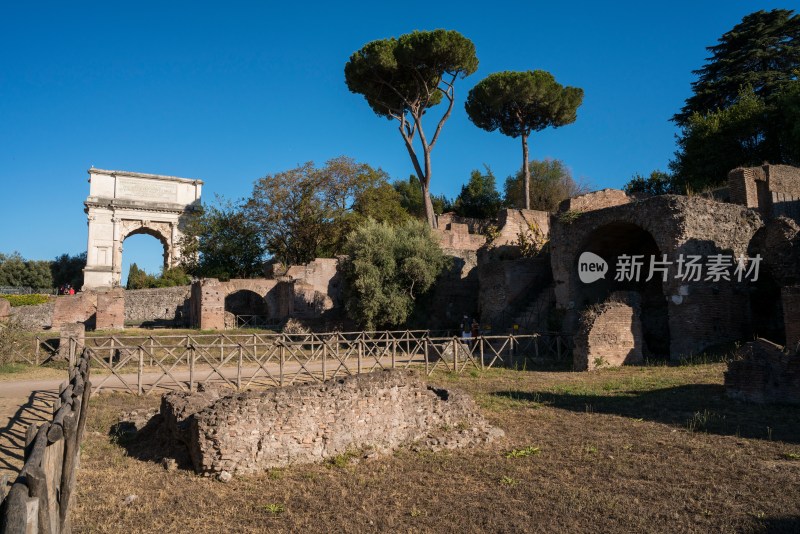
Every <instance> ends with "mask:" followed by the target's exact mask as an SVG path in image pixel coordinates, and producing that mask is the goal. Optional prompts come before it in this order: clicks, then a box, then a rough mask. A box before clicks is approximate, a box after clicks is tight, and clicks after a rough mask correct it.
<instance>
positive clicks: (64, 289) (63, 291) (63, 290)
mask: <svg viewBox="0 0 800 534" xmlns="http://www.w3.org/2000/svg"><path fill="white" fill-rule="evenodd" d="M58 294H59V295H74V294H75V288H74V287H72V286H71V285H69V284H64V285H62V286H61V287H59V288H58Z"/></svg>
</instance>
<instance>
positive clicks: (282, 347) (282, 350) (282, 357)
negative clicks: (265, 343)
mask: <svg viewBox="0 0 800 534" xmlns="http://www.w3.org/2000/svg"><path fill="white" fill-rule="evenodd" d="M278 343H280V348H279V350H278V356H279V358H280V360H279V362H278V363H279V365H280V369H279V371H280V375H279V379H280V384H281V386H283V364H284V362H285V361H286V345H285V344H284V343H283V340H282V339H281V340H278Z"/></svg>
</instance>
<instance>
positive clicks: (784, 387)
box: [725, 339, 800, 404]
mask: <svg viewBox="0 0 800 534" xmlns="http://www.w3.org/2000/svg"><path fill="white" fill-rule="evenodd" d="M725 391H726V392H727V394H728V396H729V397H731V398H734V399H740V400H746V401H750V402H756V403H781V404H800V355H798V354H797V353H795V352H794V351H792V352H790V353H785V352H784V351H782V350H781V347H780V346H778V345H775V344H774V343H771V342H769V341H767V340H766V339H757V340H755V341H751V342H749V343H747V344H745V345H744V346H742V347H741V348H740V349H739V350H738V351H737V354H736V357H735V359H734V360H733V361H731V362H729V363H728V370H727V371H726V372H725Z"/></svg>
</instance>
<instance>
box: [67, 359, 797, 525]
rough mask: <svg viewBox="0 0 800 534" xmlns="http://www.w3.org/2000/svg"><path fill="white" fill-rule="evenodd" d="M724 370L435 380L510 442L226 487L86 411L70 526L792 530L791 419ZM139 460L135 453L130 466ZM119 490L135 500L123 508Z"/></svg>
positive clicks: (110, 407) (125, 402)
mask: <svg viewBox="0 0 800 534" xmlns="http://www.w3.org/2000/svg"><path fill="white" fill-rule="evenodd" d="M724 368H725V366H724V364H702V365H692V366H681V367H667V366H654V367H629V368H623V369H618V370H603V371H598V372H593V373H570V372H531V371H508V370H493V371H487V372H486V373H485V374H483V375H481V376H472V375H469V374H466V375H462V376H452V375H439V376H436V377H435V378H434V380H433V381H434V382H437V383H440V384H442V385H445V386H447V387H458V388H462V389H464V390H467V391H469V392H471V393H472V394H473V395H474V397H475V398H476V400H477V401H478V403H479V404H480V406H481V408H482V410H483V412H484V414H485V415H486V417H487V418H489V420H490V421H491V422H492V423H494V424H496V425H497V426H499V427H501V428H503V429H504V430H505V431H506V438H505V439H504V440H503V441H502V442H500V443H497V444H493V445H491V446H489V447H486V448H480V449H471V450H463V451H455V452H441V453H414V452H411V451H410V450H400V451H398V452H396V453H395V454H394V455H392V456H387V457H382V458H378V459H375V460H364V461H361V462H358V463H351V462H348V461H346V459H343V461H338V462H332V463H330V464H326V465H312V466H296V467H291V468H287V469H280V470H272V471H270V472H268V473H264V474H262V475H257V476H250V477H241V478H234V480H233V481H232V482H230V483H228V484H223V483H221V482H216V481H214V480H211V479H209V478H203V477H200V476H197V475H195V474H193V473H192V472H190V471H188V470H184V469H180V470H178V471H177V472H167V471H165V470H164V469H163V468H162V467H161V466H160V465H159V463H158V462H157V461H155V460H156V459H149V460H148V459H138V458H147V457H148V456H147V455H145V454H142V453H143V451H142V450H139V449H137V443H136V442H134V443H126V444H125V447H123V446H122V445H120V444H119V443H118V440H116V439H114V438H112V437H109V430H110V428H111V427H112V425H113V424H114V423H116V422H117V418H118V416H119V414H120V412H121V411H123V410H131V409H133V408H134V407H155V406H156V405H157V404H158V399H157V398H134V397H130V396H127V395H121V394H114V395H109V396H102V397H99V398H98V399H97V400H93V402H92V412H91V417H90V420H89V427H88V429H87V431H88V432H87V438H86V441H85V443H84V445H83V457H82V460H81V470H80V472H79V477H78V486H79V491H78V495H77V503H76V506H75V507H74V509H73V524H74V526H75V531H76V532H80V531H82V532H100V531H102V532H263V531H285V532H371V531H384V532H386V531H391V532H401V531H402V532H451V531H452V532H455V531H458V532H612V531H613V532H686V531H689V532H708V531H719V532H732V531H736V532H781V531H785V532H797V531H798V529H800V498H798V496H800V410H798V409H797V408H789V407H759V406H752V405H747V404H743V403H739V402H735V401H730V400H728V399H726V398H725V396H724V390H723V387H722V385H721V383H722V372H723V370H724ZM137 457H138V458H137ZM129 495H136V496H137V498H136V499H135V500H133V502H132V503H131V504H125V503H124V501H125V499H126V497H128V496H129Z"/></svg>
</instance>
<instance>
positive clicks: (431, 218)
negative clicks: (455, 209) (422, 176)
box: [420, 180, 438, 228]
mask: <svg viewBox="0 0 800 534" xmlns="http://www.w3.org/2000/svg"><path fill="white" fill-rule="evenodd" d="M420 183H422V180H420ZM422 202H423V203H424V205H425V219H426V220H427V221H428V226H430V227H431V228H436V227H437V226H438V225H437V224H436V213H435V212H434V211H433V202H432V201H431V191H430V189H428V187H427V186H425V185H423V186H422Z"/></svg>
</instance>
